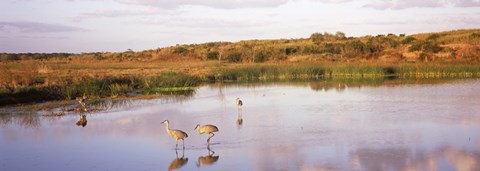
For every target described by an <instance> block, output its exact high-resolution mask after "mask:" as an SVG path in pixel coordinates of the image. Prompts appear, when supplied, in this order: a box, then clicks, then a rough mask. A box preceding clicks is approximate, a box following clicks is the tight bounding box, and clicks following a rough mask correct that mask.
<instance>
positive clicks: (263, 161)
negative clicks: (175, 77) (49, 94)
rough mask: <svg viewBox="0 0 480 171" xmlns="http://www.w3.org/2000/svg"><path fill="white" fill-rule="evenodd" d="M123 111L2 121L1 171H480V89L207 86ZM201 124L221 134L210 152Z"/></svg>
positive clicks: (466, 84) (455, 85) (126, 105)
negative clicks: (179, 136)
mask: <svg viewBox="0 0 480 171" xmlns="http://www.w3.org/2000/svg"><path fill="white" fill-rule="evenodd" d="M237 97H240V98H242V100H243V101H244V106H243V109H242V113H241V115H239V111H238V110H237V108H236V105H235V99H236V98H237ZM116 104H117V105H116V107H114V108H111V109H109V110H106V111H100V112H92V113H89V114H88V115H87V120H88V124H87V125H86V126H85V127H82V126H77V125H76V124H75V123H76V122H77V121H78V120H79V119H80V114H75V113H69V114H66V115H65V116H63V117H45V116H41V114H30V115H25V114H24V115H21V116H19V115H5V114H3V116H2V117H1V120H0V170H2V171H10V170H12V171H17V170H82V171H83V170H115V171H116V170H169V169H171V170H174V169H175V170H466V171H468V170H480V80H460V81H448V82H443V83H435V84H401V83H398V82H387V83H386V84H383V83H375V84H365V85H363V84H362V83H329V82H322V81H320V82H301V83H269V84H235V85H210V86H204V87H201V88H200V89H198V90H197V91H196V92H195V93H194V94H193V95H191V96H187V97H185V96H182V97H179V98H168V99H154V100H136V101H123V102H121V103H116ZM165 119H169V120H170V122H171V128H175V129H181V130H184V131H186V132H187V133H188V135H189V137H188V138H187V139H186V140H185V146H186V149H185V150H182V148H181V142H180V144H179V149H178V150H175V140H174V139H172V138H171V137H169V135H168V134H167V133H166V132H165V125H162V124H160V122H162V121H163V120H165ZM240 119H241V120H240ZM197 123H199V124H207V123H210V124H214V125H217V126H218V127H219V129H220V131H219V132H218V133H217V134H216V136H215V137H213V138H212V140H211V145H210V150H209V149H207V143H206V139H207V135H199V134H198V133H196V132H194V130H193V129H194V128H195V125H196V124H197Z"/></svg>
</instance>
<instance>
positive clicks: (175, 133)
mask: <svg viewBox="0 0 480 171" xmlns="http://www.w3.org/2000/svg"><path fill="white" fill-rule="evenodd" d="M164 123H166V124H167V126H166V130H167V133H168V134H169V135H170V136H171V137H173V138H174V139H175V141H176V144H175V149H177V147H178V140H182V143H183V149H185V138H187V137H188V135H187V133H185V132H183V131H181V130H177V129H170V124H169V121H168V120H165V121H163V122H162V124H164Z"/></svg>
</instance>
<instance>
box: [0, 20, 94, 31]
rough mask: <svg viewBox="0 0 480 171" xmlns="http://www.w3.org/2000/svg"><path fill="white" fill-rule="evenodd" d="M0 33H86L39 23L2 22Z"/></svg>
mask: <svg viewBox="0 0 480 171" xmlns="http://www.w3.org/2000/svg"><path fill="white" fill-rule="evenodd" d="M0 31H4V32H25V33H32V32H36V33H48V32H50V33H51V32H74V31H86V30H85V29H82V28H78V27H70V26H64V25H56V24H46V23H37V22H0Z"/></svg>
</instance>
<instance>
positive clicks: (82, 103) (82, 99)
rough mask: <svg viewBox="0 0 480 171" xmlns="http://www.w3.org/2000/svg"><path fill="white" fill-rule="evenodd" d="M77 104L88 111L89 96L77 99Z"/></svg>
mask: <svg viewBox="0 0 480 171" xmlns="http://www.w3.org/2000/svg"><path fill="white" fill-rule="evenodd" d="M76 100H77V102H78V103H79V104H80V105H81V106H82V108H83V111H85V112H86V111H87V104H86V102H87V96H82V97H77V98H76Z"/></svg>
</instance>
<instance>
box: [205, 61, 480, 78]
mask: <svg viewBox="0 0 480 171" xmlns="http://www.w3.org/2000/svg"><path fill="white" fill-rule="evenodd" d="M472 77H480V66H479V65H469V64H398V65H388V64H338V63H332V64H329V63H326V64H278V65H272V64H251V65H240V66H236V67H232V68H221V69H213V70H211V71H210V74H209V75H207V76H206V78H205V79H206V80H208V81H210V82H212V81H252V80H260V81H266V80H295V79H320V78H472Z"/></svg>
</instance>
